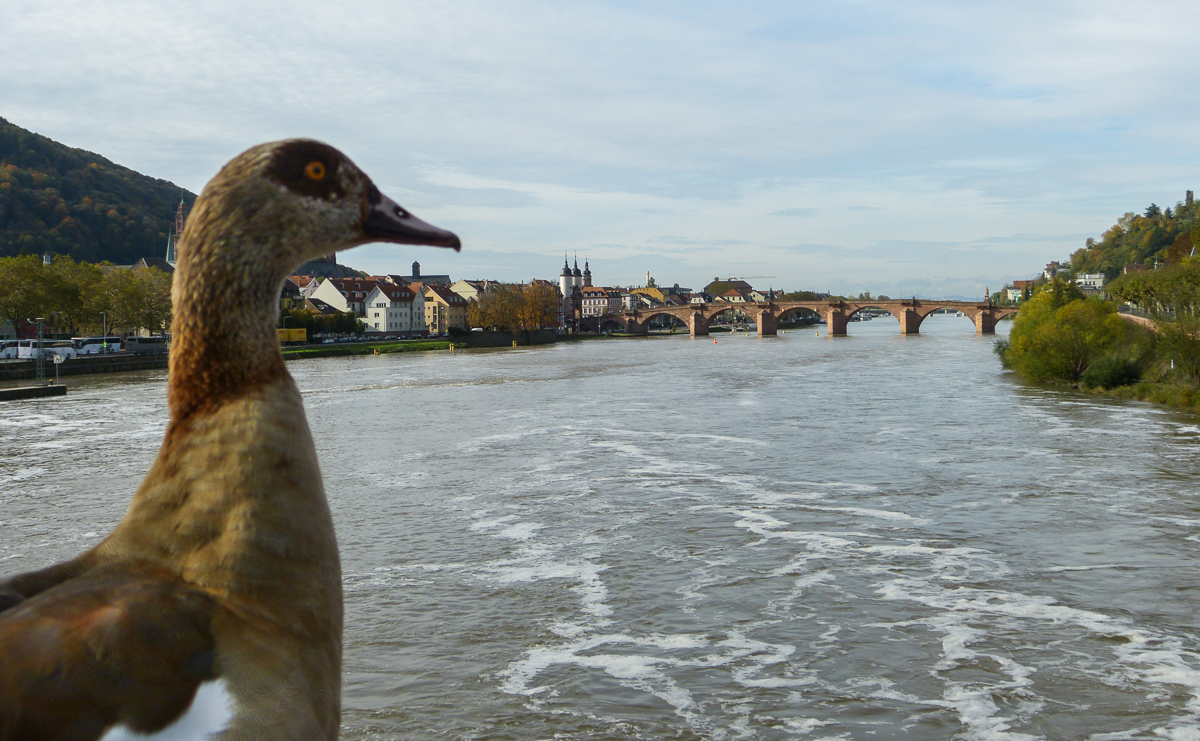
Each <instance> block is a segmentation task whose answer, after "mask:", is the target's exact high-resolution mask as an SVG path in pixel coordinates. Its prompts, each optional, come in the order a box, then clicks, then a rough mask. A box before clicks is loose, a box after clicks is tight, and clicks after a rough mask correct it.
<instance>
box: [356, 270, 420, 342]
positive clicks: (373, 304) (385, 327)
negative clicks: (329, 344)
mask: <svg viewBox="0 0 1200 741" xmlns="http://www.w3.org/2000/svg"><path fill="white" fill-rule="evenodd" d="M364 303H365V305H366V314H365V316H363V318H362V322H363V324H365V325H367V331H368V332H403V333H406V334H411V333H413V332H424V331H425V323H424V322H423V320H422V319H423V313H424V303H425V302H424V299H423V297H422V295H421V291H419V290H413V289H412V288H410V287H409V286H407V285H403V286H398V285H394V284H392V283H383V282H381V283H376V284H375V285H374V286H373V287H372V288H371V292H370V293H369V294H367V297H366V299H365V300H364Z"/></svg>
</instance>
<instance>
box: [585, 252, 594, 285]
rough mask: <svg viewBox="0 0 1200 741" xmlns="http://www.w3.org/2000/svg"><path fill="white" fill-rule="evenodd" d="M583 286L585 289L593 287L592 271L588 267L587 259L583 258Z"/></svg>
mask: <svg viewBox="0 0 1200 741" xmlns="http://www.w3.org/2000/svg"><path fill="white" fill-rule="evenodd" d="M583 285H584V287H585V288H591V287H592V269H591V268H590V267H588V261H587V258H586V257H585V258H583Z"/></svg>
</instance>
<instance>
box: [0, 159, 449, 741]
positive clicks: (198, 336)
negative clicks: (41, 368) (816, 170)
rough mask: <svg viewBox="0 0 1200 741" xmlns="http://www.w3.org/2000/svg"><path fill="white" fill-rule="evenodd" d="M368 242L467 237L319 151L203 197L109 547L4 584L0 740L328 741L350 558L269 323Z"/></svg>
mask: <svg viewBox="0 0 1200 741" xmlns="http://www.w3.org/2000/svg"><path fill="white" fill-rule="evenodd" d="M366 242H395V243H400V244H425V245H434V246H439V247H451V248H453V249H455V250H457V249H459V248H460V244H459V240H458V237H456V236H455V235H454V234H452V233H450V232H447V231H444V230H442V229H438V228H436V227H433V226H430V225H429V224H426V223H425V222H423V221H421V220H419V219H417V218H415V217H413V216H412V215H411V214H409V213H408V212H407V211H405V210H404V209H403V208H401V207H400V206H398V205H397V204H396V203H395V202H393V201H392V200H390V199H389V198H387V197H385V196H384V195H382V194H381V193H380V192H379V190H378V189H377V188H376V187H375V185H374V184H373V183H372V182H371V180H370V179H369V178H368V177H367V176H366V175H364V174H363V173H362V171H361V170H359V169H358V168H357V167H356V166H355V165H354V163H352V162H351V161H350V160H349V159H347V158H346V156H345V155H343V154H342V153H341V152H339V151H337V150H336V149H334V148H333V147H330V146H328V145H326V144H322V143H320V142H316V141H311V140H300V139H297V140H289V141H283V142H276V143H273V144H264V145H261V146H258V147H254V148H253V149H250V150H249V151H247V152H244V153H243V154H241V155H239V156H238V157H236V158H235V159H234V160H233V161H231V162H230V163H229V164H227V165H226V166H225V167H224V168H222V170H221V171H220V172H219V173H218V174H217V176H216V177H215V178H213V179H212V181H211V182H210V183H209V184H208V185H207V186H206V187H205V188H204V192H203V193H201V194H200V197H199V198H198V199H197V201H196V205H195V208H194V209H193V210H192V214H191V216H190V218H189V219H188V223H187V228H186V229H185V230H184V233H183V238H182V241H181V243H180V246H179V264H178V267H177V269H176V271H175V278H174V280H175V282H174V286H173V301H174V307H175V319H174V324H173V330H174V342H173V345H172V348H171V361H170V380H169V381H168V403H169V405H170V412H171V416H170V422H169V424H168V426H167V432H166V436H165V438H164V440H163V444H162V448H161V449H160V450H159V453H158V457H157V458H156V459H155V461H154V464H153V465H152V466H151V468H150V471H149V473H148V474H147V475H146V478H145V480H144V481H143V482H142V484H141V486H140V487H138V490H137V492H136V493H135V494H134V497H133V502H132V504H131V505H130V507H129V510H128V511H127V512H126V514H125V517H124V518H123V519H122V520H121V522H120V523H119V524H118V525H117V527H116V529H114V530H113V532H112V533H111V534H110V535H109V536H108V537H107V538H105V539H104V541H103V542H101V543H100V544H99V545H97V546H96V547H95V548H93V549H92V550H90V551H88V552H87V553H84V554H83V555H81V556H79V557H78V558H75V559H73V560H71V561H67V562H65V563H60V564H58V565H55V566H51V567H49V568H46V569H43V570H41V571H35V572H30V573H27V574H21V575H19V576H15V577H13V578H11V579H8V580H6V581H2V582H0V741H91V740H93V739H104V740H105V741H114V740H115V739H124V738H137V739H141V740H142V741H147V739H153V738H186V739H203V738H219V739H222V741H230V740H233V739H255V740H262V739H289V740H290V739H336V738H337V735H338V725H339V719H340V712H341V664H342V586H341V567H340V565H339V563H338V550H337V542H336V540H335V538H334V531H333V522H332V520H331V518H330V514H329V506H328V504H327V503H326V500H325V491H324V488H323V486H322V484H321V474H320V471H319V470H318V467H317V455H316V450H315V449H314V447H313V443H312V435H311V433H310V432H309V429H308V422H307V421H306V419H305V417H304V405H303V403H302V402H301V399H300V393H299V391H298V390H297V389H296V385H295V383H294V382H293V381H292V378H291V376H290V375H288V372H287V370H286V369H285V368H284V362H283V357H282V355H281V354H280V351H279V342H278V340H277V339H276V331H275V326H276V322H277V319H278V315H279V301H278V297H279V293H280V290H281V288H282V286H283V281H284V278H285V277H286V276H287V275H288V274H289V273H290V272H292V271H293V270H294V269H295V268H296V267H298V266H299V265H300V264H301V263H304V262H306V261H308V260H311V259H314V258H316V257H318V256H320V255H327V254H329V253H331V252H334V251H336V250H343V249H347V248H349V247H354V246H355V245H359V244H363V243H366ZM135 734H136V735H135ZM143 734H145V735H143ZM210 734H211V735H210Z"/></svg>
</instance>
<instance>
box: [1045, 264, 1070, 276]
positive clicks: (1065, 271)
mask: <svg viewBox="0 0 1200 741" xmlns="http://www.w3.org/2000/svg"><path fill="white" fill-rule="evenodd" d="M1070 274H1071V270H1070V268H1069V267H1068V266H1066V265H1063V264H1062V263H1060V262H1058V261H1057V260H1055V261H1053V262H1050V263H1047V265H1046V268H1045V269H1044V270H1043V271H1042V277H1043V278H1045V279H1046V280H1054V277H1055V276H1057V275H1063V276H1066V275H1070Z"/></svg>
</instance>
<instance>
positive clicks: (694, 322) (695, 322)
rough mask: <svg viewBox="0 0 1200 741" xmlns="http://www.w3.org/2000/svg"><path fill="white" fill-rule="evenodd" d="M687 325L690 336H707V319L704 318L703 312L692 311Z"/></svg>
mask: <svg viewBox="0 0 1200 741" xmlns="http://www.w3.org/2000/svg"><path fill="white" fill-rule="evenodd" d="M687 325H688V331H689V332H691V334H692V337H707V336H708V319H705V318H704V314H702V313H700V312H698V311H693V312H692V315H691V317H690V318H689V319H688V320H687Z"/></svg>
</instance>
